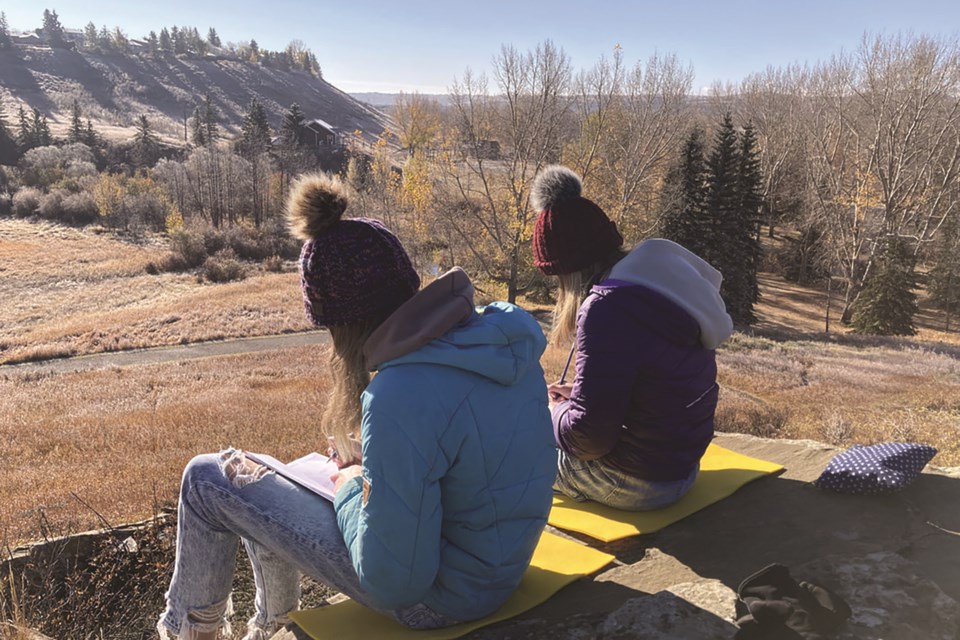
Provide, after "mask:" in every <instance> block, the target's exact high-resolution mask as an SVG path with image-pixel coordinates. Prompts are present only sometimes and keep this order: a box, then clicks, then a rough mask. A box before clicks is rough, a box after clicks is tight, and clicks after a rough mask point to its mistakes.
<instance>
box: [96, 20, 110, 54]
mask: <svg viewBox="0 0 960 640" xmlns="http://www.w3.org/2000/svg"><path fill="white" fill-rule="evenodd" d="M97 46H99V47H100V51H102V52H104V53H107V52H108V51H112V50H113V35H112V34H111V33H110V30H109V29H107V25H103V26H102V27H100V31H99V33H97Z"/></svg>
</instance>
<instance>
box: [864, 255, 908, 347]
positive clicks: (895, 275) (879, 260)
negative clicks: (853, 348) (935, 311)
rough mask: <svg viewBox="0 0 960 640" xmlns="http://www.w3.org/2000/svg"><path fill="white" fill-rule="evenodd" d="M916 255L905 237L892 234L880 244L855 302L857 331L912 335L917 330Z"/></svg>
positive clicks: (885, 334) (875, 333) (882, 334)
mask: <svg viewBox="0 0 960 640" xmlns="http://www.w3.org/2000/svg"><path fill="white" fill-rule="evenodd" d="M916 286H917V279H916V275H915V274H914V258H913V254H912V253H911V252H910V250H909V247H908V246H907V242H906V241H905V240H904V239H903V238H897V237H894V236H890V237H888V238H885V239H884V240H883V241H882V243H881V245H880V246H879V247H877V251H876V253H875V254H874V258H873V264H872V266H871V272H870V274H868V276H867V281H866V282H865V283H864V286H863V289H862V290H861V291H860V295H859V296H858V297H857V300H856V301H855V302H854V305H853V315H852V318H851V325H852V326H853V329H854V331H856V332H857V333H866V334H870V335H880V336H912V335H914V334H915V333H916V332H917V330H916V328H915V327H914V326H913V316H914V315H915V314H916V313H917V294H916V293H915V292H914V289H916Z"/></svg>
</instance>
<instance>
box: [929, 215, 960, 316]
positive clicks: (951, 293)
mask: <svg viewBox="0 0 960 640" xmlns="http://www.w3.org/2000/svg"><path fill="white" fill-rule="evenodd" d="M928 291H929V293H930V301H931V302H932V303H933V304H934V306H936V307H937V308H939V309H943V310H944V311H945V312H946V326H945V327H944V330H945V331H950V323H951V321H952V320H953V317H954V315H955V314H956V313H957V312H958V311H960V214H954V215H953V216H952V217H950V218H948V219H947V220H946V221H945V222H944V225H943V227H942V228H941V230H940V237H939V239H938V241H937V247H936V250H935V252H934V255H933V266H932V267H931V269H930V280H929V285H928Z"/></svg>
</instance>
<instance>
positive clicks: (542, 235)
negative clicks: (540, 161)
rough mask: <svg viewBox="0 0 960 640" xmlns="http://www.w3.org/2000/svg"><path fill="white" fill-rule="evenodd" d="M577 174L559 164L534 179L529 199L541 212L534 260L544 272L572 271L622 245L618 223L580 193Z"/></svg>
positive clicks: (588, 264) (536, 228) (534, 237)
mask: <svg viewBox="0 0 960 640" xmlns="http://www.w3.org/2000/svg"><path fill="white" fill-rule="evenodd" d="M582 189H583V185H582V183H581V182H580V176H578V175H577V174H575V173H574V172H573V171H571V170H570V169H568V168H566V167H562V166H560V165H553V166H550V167H547V168H546V169H544V170H543V171H541V172H540V173H539V174H537V177H536V178H535V179H534V181H533V188H532V189H531V193H530V201H531V203H532V204H533V207H534V209H536V210H538V211H540V216H539V217H538V218H537V223H536V225H535V226H534V229H533V263H534V264H535V265H536V266H537V267H538V268H539V269H540V270H541V271H542V272H543V273H545V274H546V275H548V276H552V275H559V274H563V273H574V272H576V271H580V270H581V269H585V268H587V267H589V266H590V265H592V264H596V263H597V262H600V261H601V260H604V259H605V258H607V256H609V255H610V253H611V252H612V251H613V250H614V249H616V248H617V247H619V246H621V245H622V244H623V236H621V235H620V232H619V231H617V225H616V224H615V223H614V222H613V221H612V220H610V218H608V217H607V214H605V213H604V212H603V209H601V208H600V207H598V206H597V205H596V204H595V203H593V202H592V201H591V200H587V199H586V198H584V197H582V196H581V195H580V194H581V192H582Z"/></svg>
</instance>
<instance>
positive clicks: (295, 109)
mask: <svg viewBox="0 0 960 640" xmlns="http://www.w3.org/2000/svg"><path fill="white" fill-rule="evenodd" d="M306 125H307V118H306V116H305V115H304V114H303V109H301V108H300V105H299V104H297V103H296V102H294V103H293V104H291V105H290V109H289V110H288V111H287V112H286V113H285V114H283V122H282V123H281V125H280V137H281V138H282V139H283V142H284V143H286V144H290V145H295V146H299V145H301V144H303V138H304V133H305V131H306Z"/></svg>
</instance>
